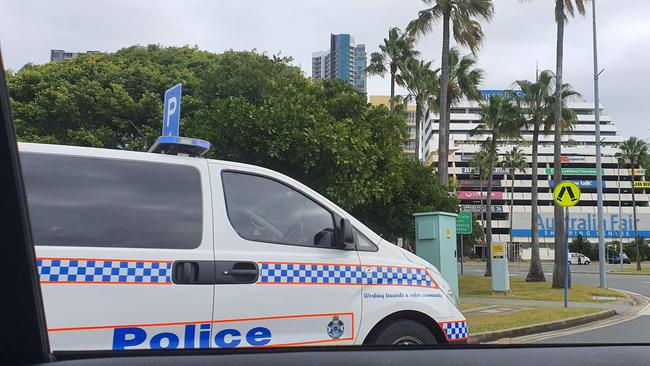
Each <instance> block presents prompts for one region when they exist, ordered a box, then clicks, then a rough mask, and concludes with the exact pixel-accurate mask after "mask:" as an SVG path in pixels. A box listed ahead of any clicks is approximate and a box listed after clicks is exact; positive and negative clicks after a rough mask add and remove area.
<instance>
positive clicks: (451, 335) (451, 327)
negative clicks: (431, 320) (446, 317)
mask: <svg viewBox="0 0 650 366" xmlns="http://www.w3.org/2000/svg"><path fill="white" fill-rule="evenodd" d="M442 330H444V331H445V336H446V337H447V340H448V341H457V340H461V339H465V338H467V335H468V333H469V329H468V328H467V322H466V321H464V320H461V321H455V322H446V323H442Z"/></svg>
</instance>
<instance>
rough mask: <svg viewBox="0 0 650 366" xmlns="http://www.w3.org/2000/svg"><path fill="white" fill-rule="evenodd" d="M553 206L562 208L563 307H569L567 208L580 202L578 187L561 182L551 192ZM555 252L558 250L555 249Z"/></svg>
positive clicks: (570, 183)
mask: <svg viewBox="0 0 650 366" xmlns="http://www.w3.org/2000/svg"><path fill="white" fill-rule="evenodd" d="M553 200H554V201H555V204H556V205H558V206H561V207H564V222H566V227H565V230H564V307H565V308H567V307H569V207H571V206H575V205H577V204H578V203H579V202H580V187H579V186H578V185H577V184H575V183H574V182H571V181H563V182H561V183H560V184H557V185H556V186H555V189H554V190H553ZM555 249H556V250H557V249H559V248H555Z"/></svg>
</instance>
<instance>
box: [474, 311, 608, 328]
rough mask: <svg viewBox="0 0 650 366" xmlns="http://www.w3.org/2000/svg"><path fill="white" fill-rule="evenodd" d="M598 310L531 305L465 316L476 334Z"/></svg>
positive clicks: (561, 318) (567, 317) (591, 312)
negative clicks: (519, 308)
mask: <svg viewBox="0 0 650 366" xmlns="http://www.w3.org/2000/svg"><path fill="white" fill-rule="evenodd" d="M599 311H602V309H587V308H567V309H565V308H557V307H552V308H549V307H533V308H526V309H522V310H519V311H513V312H507V313H501V314H484V313H480V312H477V313H468V314H466V315H465V316H466V318H467V322H468V324H469V331H470V334H476V333H483V332H494V331H498V330H505V329H512V328H519V327H525V326H529V325H535V324H542V323H549V322H552V321H556V320H563V319H569V318H574V317H577V316H583V315H588V314H594V313H597V312H599Z"/></svg>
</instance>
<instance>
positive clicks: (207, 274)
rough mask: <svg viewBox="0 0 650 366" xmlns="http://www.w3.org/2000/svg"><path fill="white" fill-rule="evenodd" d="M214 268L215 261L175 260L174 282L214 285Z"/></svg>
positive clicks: (177, 283) (173, 267) (173, 269)
mask: <svg viewBox="0 0 650 366" xmlns="http://www.w3.org/2000/svg"><path fill="white" fill-rule="evenodd" d="M214 268H215V264H214V261H175V262H174V264H173V265H172V282H173V283H174V284H176V285H212V284H214V277H215V273H214Z"/></svg>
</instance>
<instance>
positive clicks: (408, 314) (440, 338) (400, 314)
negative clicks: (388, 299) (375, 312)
mask: <svg viewBox="0 0 650 366" xmlns="http://www.w3.org/2000/svg"><path fill="white" fill-rule="evenodd" d="M401 319H410V320H413V321H416V322H418V323H420V324H422V325H423V326H424V327H425V328H427V329H429V331H430V332H431V333H432V334H433V336H434V337H435V338H436V341H437V342H438V343H448V342H447V338H446V337H445V335H444V333H443V332H442V328H440V325H439V324H438V322H437V321H435V319H433V318H432V317H430V316H428V315H427V314H425V313H422V312H420V311H415V310H402V311H397V312H394V313H392V314H390V315H387V316H385V317H384V318H383V319H381V320H380V321H379V322H378V323H377V324H375V326H374V327H372V329H371V330H370V332H369V333H368V335H367V336H366V338H365V339H364V340H363V344H364V345H365V344H370V343H371V342H372V341H373V340H374V339H375V338H376V337H377V336H378V335H379V333H380V332H381V331H382V330H383V329H384V328H385V327H386V326H387V325H389V324H390V323H391V322H393V321H395V320H401Z"/></svg>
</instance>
